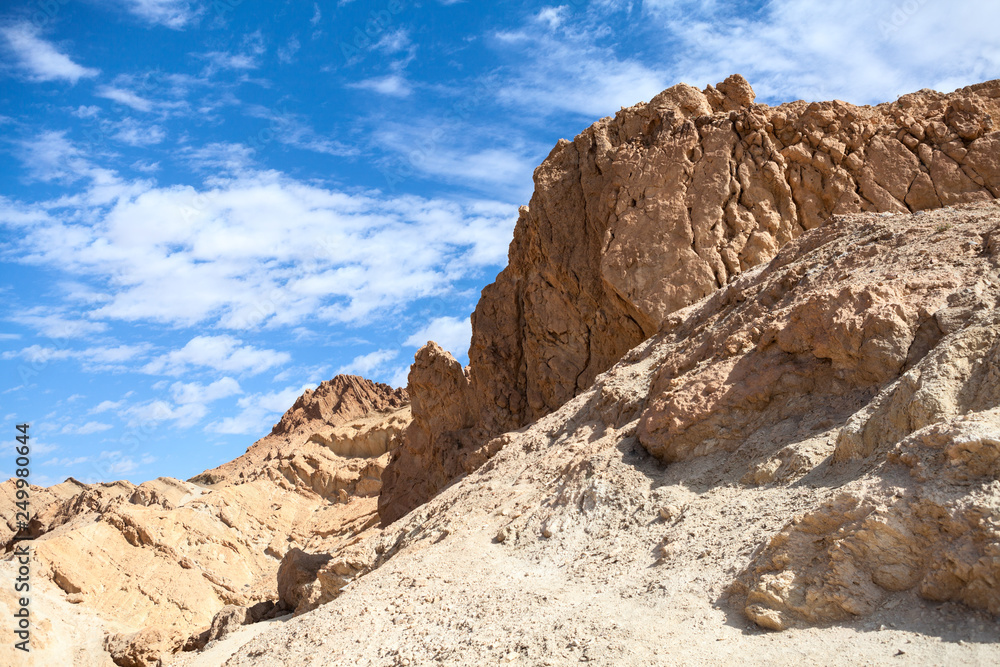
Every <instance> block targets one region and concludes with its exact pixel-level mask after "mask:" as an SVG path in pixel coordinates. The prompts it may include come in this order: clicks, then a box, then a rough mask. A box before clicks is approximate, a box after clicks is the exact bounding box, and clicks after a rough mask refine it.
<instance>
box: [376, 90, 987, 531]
mask: <svg viewBox="0 0 1000 667" xmlns="http://www.w3.org/2000/svg"><path fill="white" fill-rule="evenodd" d="M994 117H996V118H1000V80H998V81H991V82H987V83H982V84H978V85H975V86H970V87H968V88H963V89H961V90H958V91H956V92H954V93H951V94H947V95H946V94H942V93H938V92H934V91H930V90H924V91H920V92H917V93H912V94H909V95H905V96H903V97H900V98H899V99H898V100H897V101H895V102H892V103H885V104H880V105H878V106H875V107H869V106H863V107H859V106H855V105H852V104H848V103H846V102H841V101H832V102H813V103H807V102H804V101H797V102H792V103H789V104H783V105H780V106H777V107H769V106H767V105H762V104H755V103H754V93H753V90H752V89H751V87H750V85H749V84H748V83H747V82H746V80H745V79H743V77H741V76H739V75H733V76H731V77H729V78H728V79H726V81H725V82H723V83H720V84H718V86H716V87H712V86H709V87H708V88H706V89H705V90H704V91H699V90H697V89H695V88H692V87H691V86H688V85H686V84H679V85H677V86H674V87H672V88H670V89H668V90H665V91H663V92H662V93H660V94H659V95H657V96H656V97H654V98H653V99H652V100H650V101H649V102H648V103H640V104H637V105H635V106H633V107H629V108H627V109H622V110H621V111H620V112H618V113H617V114H615V116H614V117H609V118H604V119H602V120H600V121H598V122H596V123H594V124H593V125H592V126H590V127H589V128H587V129H586V130H584V131H583V132H582V133H580V134H579V135H578V136H577V137H576V138H575V139H574V140H573V141H566V140H560V141H559V143H558V144H557V145H556V147H555V148H554V149H553V150H552V152H551V153H550V154H549V156H548V158H546V160H545V161H544V162H543V163H542V164H541V166H539V167H538V169H536V170H535V174H534V179H535V192H534V194H533V195H532V198H531V202H530V205H529V206H527V207H523V208H522V209H521V211H520V216H519V218H518V221H517V225H516V227H515V230H514V239H513V241H512V242H511V245H510V251H509V263H508V266H507V268H505V269H504V270H503V271H502V272H501V273H500V274H499V275H498V276H497V279H496V281H495V282H494V283H493V284H491V285H489V286H487V287H486V288H485V289H484V290H483V294H482V298H481V299H480V301H479V304H478V305H477V306H476V310H475V312H474V313H473V315H472V328H473V333H472V346H471V349H470V351H469V359H470V364H469V369H468V373H467V375H468V378H469V389H470V393H471V395H472V396H473V397H474V398H475V412H476V418H475V420H474V424H473V425H472V427H471V428H472V429H473V430H474V431H475V433H474V435H475V436H476V437H477V438H479V442H482V439H484V438H488V437H490V436H494V435H497V434H499V433H503V432H505V431H509V430H512V429H517V428H520V427H522V426H524V425H526V424H528V423H531V422H532V421H534V420H536V419H538V418H539V417H541V416H543V415H546V414H548V413H550V412H552V411H553V410H554V409H556V408H558V407H559V406H560V405H562V404H563V403H565V402H566V401H567V400H568V399H570V398H572V397H573V396H575V395H577V394H579V393H580V392H581V391H582V390H584V389H585V388H587V387H588V386H590V384H591V383H592V382H593V381H594V378H595V377H596V376H597V375H598V374H599V373H601V372H603V371H605V370H607V369H608V368H610V367H611V366H612V365H613V364H614V363H615V362H616V361H617V360H618V359H619V358H620V357H621V355H622V354H624V353H625V352H626V351H627V350H629V349H631V348H632V347H634V346H635V345H636V344H638V343H639V342H641V341H643V340H645V339H646V338H648V337H649V336H651V335H652V334H654V333H655V332H657V331H658V330H659V328H660V326H661V325H662V323H663V322H664V319H665V318H666V317H667V316H668V315H669V314H670V313H672V312H674V311H676V310H678V309H680V308H683V307H684V306H687V305H689V304H691V303H694V302H695V301H697V300H698V299H701V298H703V297H705V296H707V295H709V294H711V293H712V292H713V291H715V290H717V289H719V288H720V287H723V286H725V285H726V284H728V283H729V281H731V280H732V279H733V277H734V276H737V275H739V274H740V273H742V272H743V271H746V270H747V269H749V268H751V267H753V266H756V265H758V264H761V263H762V262H766V261H769V260H770V259H772V258H773V257H774V256H775V255H776V254H777V252H778V250H779V248H781V247H782V246H783V245H785V244H786V243H788V242H789V241H790V240H792V239H794V238H796V237H798V236H799V235H800V234H802V233H803V232H804V231H805V230H809V229H813V228H815V227H818V226H820V225H822V224H824V223H825V222H826V221H827V220H828V219H829V218H830V217H831V216H832V215H839V214H848V213H858V212H885V213H901V212H910V211H921V210H927V209H933V208H937V207H941V206H949V205H954V204H958V203H963V202H976V201H983V200H989V199H992V198H994V197H997V196H1000V132H998V131H997V129H1000V128H995V126H994V120H993V118H994ZM416 393H419V390H416V391H414V394H416ZM460 394H462V395H464V394H465V390H462V392H460ZM463 401H464V399H461V400H456V401H455V406H456V407H455V409H456V410H466V408H465V407H464V403H463ZM414 402H415V403H418V402H419V398H418V397H417V396H414ZM459 405H461V406H462V407H459ZM414 417H415V419H419V418H420V417H419V415H418V414H416V413H415V414H414ZM470 433H472V432H470ZM433 439H434V435H433V434H432V435H431V438H430V440H431V442H432V446H431V449H432V450H435V452H439V451H444V450H445V449H446V448H444V447H435V446H434V445H433ZM422 442H426V441H420V442H414V443H407V444H406V445H405V446H404V448H403V449H401V450H400V460H402V459H403V457H404V455H405V454H406V452H407V450H412V449H414V448H416V447H419V446H421V444H420V443H422ZM445 455H446V454H445ZM434 456H438V454H437V453H435V454H434ZM411 458H420V456H418V455H417V454H413V455H412V457H411ZM394 465H395V463H390V466H389V469H388V475H389V477H390V478H392V477H394V476H395V473H394V472H393V466H394ZM447 467H448V466H446V465H444V464H442V463H441V462H440V461H438V462H437V463H435V464H434V468H435V469H428V470H426V471H424V472H425V473H426V474H425V477H427V478H428V479H430V480H432V481H431V482H430V483H429V484H428V487H429V488H441V487H442V486H444V485H445V484H447V482H448V481H450V480H447V479H439V478H438V474H439V472H438V471H439V470H440V469H444V468H447ZM420 474H421V473H420V471H413V470H411V471H410V472H409V475H410V476H419V475H420ZM383 494H384V495H385V496H386V497H385V499H384V500H383V504H384V506H393V507H396V508H397V511H396V512H394V513H393V514H394V515H398V513H399V511H400V510H401V509H402V507H403V506H405V505H409V506H411V507H410V508H411V509H412V507H415V506H416V505H417V504H419V502H423V501H426V500H427V497H422V498H420V497H417V496H415V495H413V493H412V489H411V488H399V489H398V488H397V487H396V486H395V485H393V484H389V485H386V486H385V487H384V489H383ZM403 496H405V497H407V498H409V500H408V501H406V502H402V501H400V500H398V498H401V497H403ZM383 520H391V519H390V517H389V516H383Z"/></svg>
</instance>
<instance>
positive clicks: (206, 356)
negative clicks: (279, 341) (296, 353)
mask: <svg viewBox="0 0 1000 667" xmlns="http://www.w3.org/2000/svg"><path fill="white" fill-rule="evenodd" d="M290 360H291V356H290V355H289V354H288V353H287V352H277V351H275V350H268V349H260V348H256V347H254V346H253V345H244V344H243V341H241V340H239V339H238V338H233V337H232V336H225V335H223V336H195V337H194V338H192V339H191V340H190V341H188V343H187V344H186V345H185V346H184V347H182V348H180V349H179V350H172V351H171V352H168V353H167V354H164V355H160V356H158V357H156V358H155V359H153V360H152V361H150V362H149V363H148V364H146V365H145V366H144V367H143V369H142V370H143V372H144V373H149V374H151V375H180V374H182V373H183V372H185V371H186V370H187V369H188V368H190V367H203V368H213V369H215V370H217V371H225V372H229V373H243V374H247V375H257V374H258V373H262V372H264V371H266V370H267V369H269V368H274V367H275V366H280V365H282V364H285V363H288V361H290ZM220 382H221V381H220ZM218 388H219V387H217V388H216V389H218ZM222 388H226V389H229V388H231V385H230V384H226V385H225V386H224V387H222Z"/></svg>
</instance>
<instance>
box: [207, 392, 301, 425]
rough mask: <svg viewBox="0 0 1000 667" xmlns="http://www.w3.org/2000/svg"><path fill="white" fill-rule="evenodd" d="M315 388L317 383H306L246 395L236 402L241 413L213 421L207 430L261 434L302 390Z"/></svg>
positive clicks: (289, 405)
mask: <svg viewBox="0 0 1000 667" xmlns="http://www.w3.org/2000/svg"><path fill="white" fill-rule="evenodd" d="M315 388H316V385H315V384H306V385H302V386H299V387H287V388H285V389H284V390H282V391H276V392H268V393H262V394H251V395H249V396H244V397H243V398H241V399H239V400H238V401H237V402H236V405H237V407H239V408H240V413H239V414H237V415H236V416H234V417H226V418H224V419H221V420H219V421H217V422H213V423H211V424H209V425H208V426H206V427H205V430H206V431H209V432H213V433H224V434H230V435H255V436H256V435H261V434H263V433H266V432H267V431H268V430H269V429H270V428H271V426H272V425H273V424H274V423H275V421H276V417H278V416H280V415H281V414H282V413H284V412H285V411H286V410H287V409H288V408H289V407H291V405H292V403H294V402H295V399H296V398H298V397H299V396H300V395H301V394H302V392H304V391H305V390H306V389H315Z"/></svg>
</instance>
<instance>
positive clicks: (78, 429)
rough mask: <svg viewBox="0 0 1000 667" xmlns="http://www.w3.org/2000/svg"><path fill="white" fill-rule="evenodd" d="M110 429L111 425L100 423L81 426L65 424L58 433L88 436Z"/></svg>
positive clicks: (88, 423)
mask: <svg viewBox="0 0 1000 667" xmlns="http://www.w3.org/2000/svg"><path fill="white" fill-rule="evenodd" d="M111 428H112V426H111V424H102V423H101V422H87V423H86V424H84V425H82V426H76V425H74V424H67V425H66V426H63V428H62V430H61V431H60V433H64V434H71V435H88V434H90V433H100V432H102V431H107V430H109V429H111Z"/></svg>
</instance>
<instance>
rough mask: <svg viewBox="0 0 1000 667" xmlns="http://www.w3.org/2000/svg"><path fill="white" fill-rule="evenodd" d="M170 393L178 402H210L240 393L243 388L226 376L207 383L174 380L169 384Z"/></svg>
mask: <svg viewBox="0 0 1000 667" xmlns="http://www.w3.org/2000/svg"><path fill="white" fill-rule="evenodd" d="M170 393H171V394H172V395H173V397H174V400H175V401H177V402H178V403H180V404H187V403H211V402H212V401H217V400H219V399H220V398H226V397H227V396H232V395H233V394H242V393H243V390H242V389H240V384H239V383H238V382H237V381H236V380H234V379H233V378H231V377H228V376H227V377H224V378H222V379H221V380H216V381H215V382H213V383H211V384H209V385H202V384H199V383H197V382H190V383H183V382H175V383H174V384H172V385H170Z"/></svg>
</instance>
